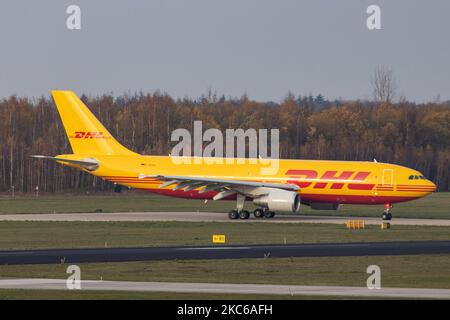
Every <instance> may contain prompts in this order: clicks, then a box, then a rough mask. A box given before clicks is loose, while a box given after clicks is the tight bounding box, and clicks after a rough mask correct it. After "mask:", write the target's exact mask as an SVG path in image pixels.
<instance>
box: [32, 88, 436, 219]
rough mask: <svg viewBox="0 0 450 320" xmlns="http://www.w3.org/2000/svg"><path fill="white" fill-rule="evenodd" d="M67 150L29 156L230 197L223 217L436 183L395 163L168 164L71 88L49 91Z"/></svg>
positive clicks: (394, 198)
mask: <svg viewBox="0 0 450 320" xmlns="http://www.w3.org/2000/svg"><path fill="white" fill-rule="evenodd" d="M52 95H53V98H54V100H55V103H56V106H57V108H58V111H59V114H60V116H61V119H62V122H63V124H64V128H65V130H66V133H67V136H68V138H69V142H70V145H71V147H72V150H73V154H63V155H58V156H56V157H52V156H33V157H36V158H44V159H49V160H53V161H57V162H58V163H60V164H63V165H67V166H70V167H74V168H77V169H80V170H83V171H86V172H88V173H90V174H93V175H95V176H97V177H99V178H102V179H104V180H108V181H111V182H114V183H117V184H119V185H123V186H128V187H132V188H136V189H142V190H145V191H149V192H153V193H157V194H162V195H166V196H173V197H182V198H188V199H213V200H220V199H223V200H235V201H236V203H237V205H236V209H235V210H232V211H231V212H230V213H229V218H230V219H238V218H240V219H248V218H249V216H250V213H249V212H248V211H246V210H244V201H246V200H248V201H253V203H254V204H255V205H257V206H258V207H259V208H258V209H256V210H255V211H254V212H253V214H254V216H255V217H256V218H263V217H265V218H273V217H274V215H275V212H276V211H278V212H280V211H281V212H293V213H297V212H299V209H300V203H302V204H305V205H309V206H311V208H313V209H322V210H324V209H329V210H337V209H338V208H339V206H340V205H342V204H370V205H375V204H379V205H384V211H383V213H382V218H383V219H384V220H390V219H391V218H392V214H391V206H392V204H393V203H397V202H404V201H410V200H414V199H418V198H421V197H424V196H426V195H428V194H430V193H432V192H434V191H435V190H436V185H435V184H434V183H433V182H431V181H429V180H427V179H426V178H425V177H424V176H423V175H422V174H421V173H420V172H418V171H416V170H413V169H409V168H406V167H403V166H399V165H394V164H388V163H378V162H357V161H316V160H279V166H278V172H277V173H276V174H275V175H271V176H270V177H267V176H261V175H260V166H261V165H260V164H234V165H230V164H226V162H225V161H224V163H223V164H210V165H196V164H189V165H187V164H175V163H174V162H173V161H172V159H171V157H170V156H145V155H140V154H137V153H135V152H133V151H131V150H129V149H127V148H125V147H124V146H122V145H121V144H120V143H119V142H118V141H117V140H116V139H114V138H113V137H112V136H111V134H110V133H109V132H108V131H107V130H106V129H105V127H104V126H103V125H102V124H101V123H100V122H99V121H98V120H97V118H96V117H95V116H94V115H93V114H92V113H91V112H90V111H89V109H88V108H87V107H86V106H85V105H84V103H83V102H82V101H81V100H80V99H78V97H77V96H76V95H75V94H74V93H73V92H71V91H52Z"/></svg>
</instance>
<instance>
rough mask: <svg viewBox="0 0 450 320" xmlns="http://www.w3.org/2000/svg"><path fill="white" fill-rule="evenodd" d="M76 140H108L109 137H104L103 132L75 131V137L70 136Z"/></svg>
mask: <svg viewBox="0 0 450 320" xmlns="http://www.w3.org/2000/svg"><path fill="white" fill-rule="evenodd" d="M70 138H74V139H108V138H109V137H106V136H104V134H103V132H94V131H75V135H73V136H70Z"/></svg>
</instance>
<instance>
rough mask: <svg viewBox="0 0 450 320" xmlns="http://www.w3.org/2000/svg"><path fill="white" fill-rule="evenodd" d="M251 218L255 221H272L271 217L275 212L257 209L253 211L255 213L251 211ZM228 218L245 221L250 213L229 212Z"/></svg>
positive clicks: (245, 211) (244, 211) (242, 211)
mask: <svg viewBox="0 0 450 320" xmlns="http://www.w3.org/2000/svg"><path fill="white" fill-rule="evenodd" d="M253 216H254V217H255V218H256V219H263V218H266V219H272V218H273V217H275V212H273V211H270V210H267V209H262V208H258V209H255V211H253ZM228 218H230V219H232V220H235V219H242V220H246V219H249V218H250V212H248V211H247V210H241V211H239V212H238V211H237V210H231V211H230V212H229V213H228Z"/></svg>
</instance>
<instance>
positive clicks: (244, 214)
mask: <svg viewBox="0 0 450 320" xmlns="http://www.w3.org/2000/svg"><path fill="white" fill-rule="evenodd" d="M244 201H245V196H243V195H240V194H238V195H237V205H236V209H235V210H231V211H230V212H229V213H228V218H230V219H232V220H235V219H242V220H247V219H248V218H250V212H248V211H247V210H244ZM253 215H254V216H255V218H257V219H261V218H267V219H271V218H273V217H275V212H273V211H270V210H268V209H263V208H257V209H255V211H253Z"/></svg>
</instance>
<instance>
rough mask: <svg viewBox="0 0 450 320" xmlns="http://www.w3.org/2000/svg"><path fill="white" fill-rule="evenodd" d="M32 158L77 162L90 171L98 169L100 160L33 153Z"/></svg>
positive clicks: (76, 163)
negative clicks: (74, 158)
mask: <svg viewBox="0 0 450 320" xmlns="http://www.w3.org/2000/svg"><path fill="white" fill-rule="evenodd" d="M30 157H31V158H36V159H45V160H52V161H59V162H66V163H70V164H75V165H77V166H79V167H82V168H84V169H86V170H89V171H94V170H97V169H98V166H99V162H98V160H97V159H94V158H85V159H81V160H73V159H65V158H58V157H51V156H41V155H32V156H30Z"/></svg>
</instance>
